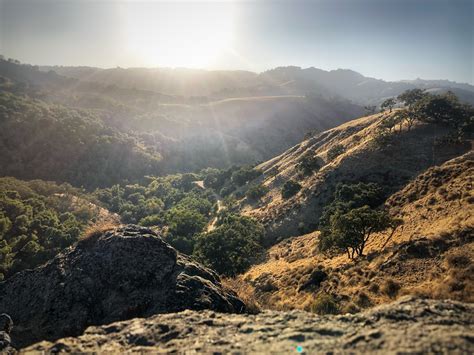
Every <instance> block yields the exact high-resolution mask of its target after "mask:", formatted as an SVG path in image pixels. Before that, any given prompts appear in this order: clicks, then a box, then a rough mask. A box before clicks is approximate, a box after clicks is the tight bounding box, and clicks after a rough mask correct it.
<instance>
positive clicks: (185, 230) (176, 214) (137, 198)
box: [95, 174, 215, 254]
mask: <svg viewBox="0 0 474 355" xmlns="http://www.w3.org/2000/svg"><path fill="white" fill-rule="evenodd" d="M195 180H198V176H197V175H195V174H176V175H168V176H165V177H156V178H150V181H149V183H148V184H147V185H139V184H133V185H125V186H120V185H114V186H112V187H110V188H106V189H101V190H97V191H96V192H95V195H96V196H97V198H98V199H99V200H100V201H101V202H102V203H103V204H104V205H105V206H106V207H107V208H108V209H109V210H110V211H112V212H116V213H118V214H119V215H120V216H121V219H122V222H124V223H137V224H140V225H143V226H148V227H153V226H156V227H160V229H162V230H163V231H164V234H165V237H166V238H167V239H168V241H169V242H170V243H171V244H172V245H173V246H175V247H176V248H177V249H178V250H180V251H182V252H184V253H187V254H191V253H192V251H193V244H194V239H193V238H194V236H195V235H196V234H198V233H201V232H202V231H203V230H204V227H205V226H206V225H207V223H208V222H209V220H210V218H211V215H212V212H213V206H214V203H215V198H214V196H213V194H212V192H211V191H210V190H203V189H201V188H200V187H198V186H197V185H196V184H195V183H194V181H195Z"/></svg>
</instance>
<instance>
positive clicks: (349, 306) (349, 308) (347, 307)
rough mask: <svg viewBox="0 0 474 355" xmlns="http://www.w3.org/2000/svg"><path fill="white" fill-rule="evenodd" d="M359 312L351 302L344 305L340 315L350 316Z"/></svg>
mask: <svg viewBox="0 0 474 355" xmlns="http://www.w3.org/2000/svg"><path fill="white" fill-rule="evenodd" d="M359 311H360V308H359V307H358V306H357V305H356V304H355V303H353V302H349V303H347V304H346V305H344V307H343V308H342V309H341V313H342V314H345V313H351V314H354V313H357V312H359Z"/></svg>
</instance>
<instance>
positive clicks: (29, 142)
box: [0, 92, 159, 188]
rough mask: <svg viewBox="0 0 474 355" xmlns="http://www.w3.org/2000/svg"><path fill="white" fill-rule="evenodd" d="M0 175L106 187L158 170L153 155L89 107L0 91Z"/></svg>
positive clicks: (156, 160)
mask: <svg viewBox="0 0 474 355" xmlns="http://www.w3.org/2000/svg"><path fill="white" fill-rule="evenodd" d="M0 117H1V119H0V150H1V151H2V154H1V156H0V175H2V176H14V177H17V178H20V179H43V180H54V181H58V182H69V183H71V184H73V185H74V186H84V187H86V188H94V187H105V186H111V185H113V184H115V183H119V182H122V181H124V180H138V179H142V178H143V176H145V175H147V174H151V173H157V172H159V156H157V155H156V154H154V153H153V152H148V151H146V150H145V149H144V148H143V147H142V146H141V145H140V144H139V142H138V141H137V140H136V139H135V138H133V137H132V136H129V135H127V134H124V133H120V132H118V131H117V130H115V129H113V128H109V127H106V126H105V125H104V124H103V123H102V121H101V120H100V118H99V117H98V116H97V115H95V114H94V113H92V112H89V111H84V110H74V109H68V108H65V107H62V106H57V105H49V104H46V103H45V102H42V101H39V100H32V99H29V98H27V97H21V96H17V95H14V94H11V93H6V92H0Z"/></svg>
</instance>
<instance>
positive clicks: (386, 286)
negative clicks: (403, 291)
mask: <svg viewBox="0 0 474 355" xmlns="http://www.w3.org/2000/svg"><path fill="white" fill-rule="evenodd" d="M381 291H382V293H384V294H386V295H387V296H389V297H390V298H394V297H395V296H396V295H397V294H398V291H400V284H399V283H398V282H396V281H395V280H392V279H387V280H385V281H384V283H383V284H382V287H381Z"/></svg>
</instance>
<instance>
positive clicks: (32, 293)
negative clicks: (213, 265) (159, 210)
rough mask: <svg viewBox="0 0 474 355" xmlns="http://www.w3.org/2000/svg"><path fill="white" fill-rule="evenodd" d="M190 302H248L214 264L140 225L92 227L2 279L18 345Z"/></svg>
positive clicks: (1, 304) (219, 307) (1, 306)
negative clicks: (53, 253)
mask: <svg viewBox="0 0 474 355" xmlns="http://www.w3.org/2000/svg"><path fill="white" fill-rule="evenodd" d="M185 309H193V310H202V309H209V310H214V311H218V312H237V313H238V312H243V311H245V305H244V303H243V302H242V301H241V300H240V299H238V298H237V297H236V295H235V294H234V293H233V292H231V291H229V290H226V289H224V288H223V287H222V285H221V283H220V280H219V277H218V276H217V275H216V274H215V273H214V272H213V271H212V270H209V269H207V268H205V267H203V266H202V265H200V264H198V263H196V262H194V261H192V260H191V259H189V258H188V257H187V256H185V255H182V254H180V253H178V252H177V251H176V250H175V249H174V248H172V247H171V246H170V245H169V244H167V243H166V242H165V241H164V240H163V239H161V238H160V236H159V235H157V234H156V233H154V232H153V231H152V230H150V229H147V228H141V227H138V226H133V225H129V226H126V227H123V228H118V229H115V230H110V231H105V232H100V231H99V232H97V233H95V234H92V235H89V236H88V238H86V239H84V240H81V241H80V242H78V243H77V244H76V245H74V246H73V247H71V248H69V249H67V250H66V251H64V252H63V253H61V254H59V255H58V256H56V257H55V258H54V259H52V260H51V261H50V262H48V263H47V264H45V265H43V266H41V267H38V268H36V269H34V270H26V271H24V272H20V273H18V274H16V275H14V276H13V277H11V278H9V279H7V280H6V281H4V282H0V313H7V314H8V315H10V316H11V318H12V320H13V322H14V327H13V330H12V332H11V338H12V344H13V346H15V347H16V348H22V347H25V346H28V345H30V344H33V343H35V342H38V341H41V340H56V339H59V338H63V337H66V336H78V335H80V334H82V333H83V332H84V330H85V329H86V328H87V327H88V326H90V325H101V324H109V323H112V322H116V321H120V320H126V319H132V318H136V317H149V316H152V315H154V314H157V313H168V312H179V311H183V310H185ZM0 331H1V330H0Z"/></svg>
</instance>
